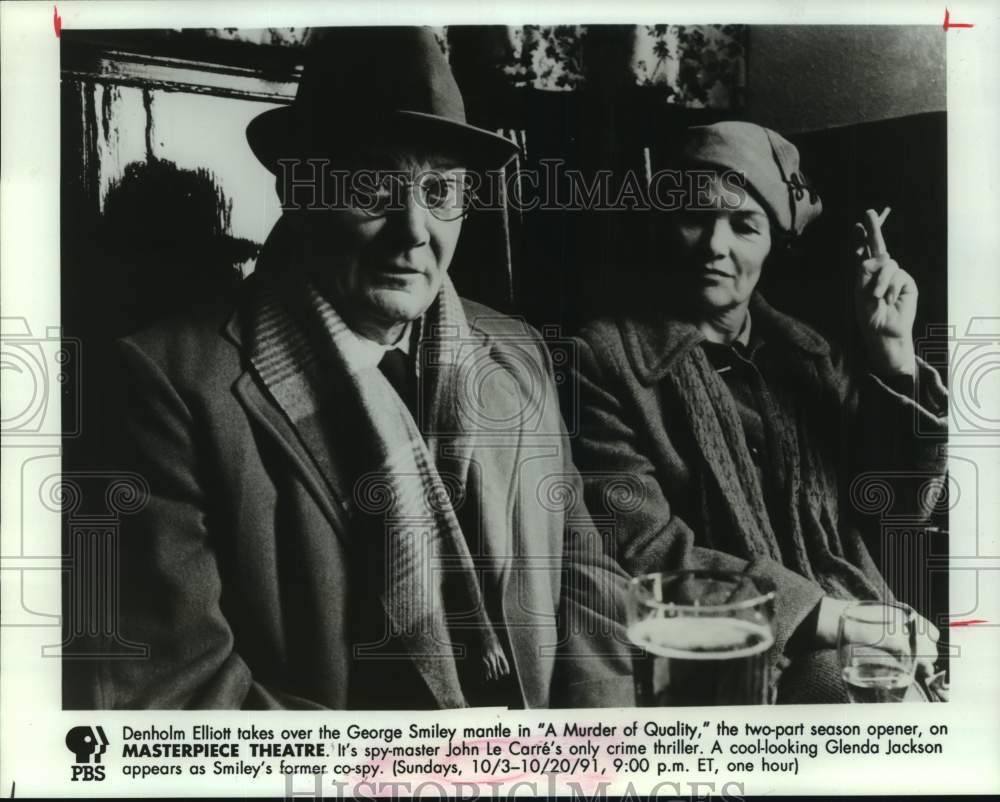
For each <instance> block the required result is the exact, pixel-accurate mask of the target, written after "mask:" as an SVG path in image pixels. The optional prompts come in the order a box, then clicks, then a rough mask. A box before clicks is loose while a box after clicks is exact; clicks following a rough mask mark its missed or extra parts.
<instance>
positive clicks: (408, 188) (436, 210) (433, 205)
mask: <svg viewBox="0 0 1000 802" xmlns="http://www.w3.org/2000/svg"><path fill="white" fill-rule="evenodd" d="M468 183H469V182H468V177H467V175H466V174H464V173H462V174H458V173H450V172H448V173H442V172H436V171H427V172H424V173H421V174H420V175H418V176H417V177H416V178H410V176H409V174H401V173H396V172H382V171H380V172H359V173H355V174H354V176H353V180H352V181H351V187H350V194H349V202H348V209H349V210H350V211H352V212H354V213H356V214H359V215H362V216H364V217H366V218H378V217H385V216H386V215H387V214H389V213H390V212H395V211H403V210H405V209H406V208H407V205H408V203H409V201H410V197H412V198H413V202H414V203H416V204H417V206H418V207H419V208H421V209H426V210H427V211H429V212H430V213H431V214H432V215H434V217H435V218H436V219H438V220H442V221H452V220H460V219H461V218H463V217H465V216H466V215H467V214H468V213H469V209H470V207H471V204H472V200H473V198H474V194H473V191H472V189H471V188H470V187H469V186H468Z"/></svg>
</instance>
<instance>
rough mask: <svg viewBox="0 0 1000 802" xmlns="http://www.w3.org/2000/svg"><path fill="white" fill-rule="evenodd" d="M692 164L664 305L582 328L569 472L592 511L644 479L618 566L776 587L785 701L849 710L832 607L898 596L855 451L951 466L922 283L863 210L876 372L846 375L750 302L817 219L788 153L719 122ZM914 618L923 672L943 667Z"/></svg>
mask: <svg viewBox="0 0 1000 802" xmlns="http://www.w3.org/2000/svg"><path fill="white" fill-rule="evenodd" d="M682 154H683V162H684V167H685V168H686V169H688V170H698V171H703V172H702V176H704V177H699V179H698V181H696V182H690V183H689V184H688V185H689V186H695V187H697V188H698V189H697V191H696V192H692V193H691V194H690V195H689V196H688V197H687V199H686V203H685V208H684V209H683V210H682V211H680V212H678V213H675V214H673V215H671V217H670V219H669V220H668V221H667V223H666V225H667V226H668V227H669V233H670V235H671V238H672V240H673V245H674V246H675V248H676V250H675V254H676V257H675V259H674V260H673V261H671V263H670V273H669V282H668V283H669V291H668V292H667V293H665V294H664V296H663V300H662V303H659V306H660V308H659V309H658V310H657V311H655V312H650V313H648V314H634V315H631V316H627V317H623V318H619V319H614V320H610V319H608V320H599V321H596V322H594V323H591V324H589V325H588V326H586V327H585V328H584V329H583V331H582V332H581V333H580V337H579V344H580V369H579V375H578V382H577V383H576V386H577V388H578V392H579V394H580V395H579V401H580V414H581V431H580V435H579V436H578V437H577V438H576V441H575V443H574V458H575V461H576V463H577V465H578V467H579V468H580V470H581V472H582V473H583V475H584V481H585V484H586V488H587V499H588V505H589V506H590V508H591V509H592V510H593V509H599V508H601V507H602V506H607V504H606V500H607V499H608V498H610V496H607V495H606V491H607V490H608V488H607V487H606V483H607V481H608V477H609V476H614V475H616V474H619V475H620V474H624V475H628V476H631V477H635V479H636V480H638V481H639V482H641V484H642V488H641V489H642V497H643V503H642V504H641V505H639V506H638V508H637V509H636V506H637V505H634V504H633V505H629V508H628V510H619V511H618V513H617V521H616V522H617V540H618V559H619V561H620V562H621V564H622V565H623V566H624V567H625V568H626V570H627V571H629V572H630V573H631V574H633V575H638V574H643V573H648V572H655V571H664V570H676V569H679V568H716V569H725V570H747V571H749V572H750V573H751V574H755V575H758V576H763V577H766V578H767V579H769V580H770V581H771V582H772V583H773V584H774V586H775V587H776V589H777V591H778V592H777V601H776V610H775V630H776V631H775V636H776V644H775V647H774V648H773V649H772V652H771V653H772V655H773V659H774V661H775V663H776V665H777V666H778V667H780V668H782V669H783V671H782V672H775V673H776V674H778V673H780V674H782V679H781V681H780V683H779V685H778V700H779V701H788V702H810V701H847V697H846V691H845V688H844V686H843V681H842V680H841V679H840V671H839V668H838V666H837V660H836V654H835V652H834V650H833V649H832V648H831V647H833V646H835V643H836V638H837V625H838V621H839V616H840V612H841V611H842V610H843V608H844V607H845V606H846V605H848V604H849V603H850V602H851V601H852V600H859V599H867V600H888V599H890V598H891V594H890V592H889V591H888V590H887V588H886V586H885V582H884V580H883V578H882V577H881V575H880V573H879V571H878V569H877V568H876V566H875V563H874V562H873V560H872V557H871V555H870V553H869V551H868V549H867V547H866V545H865V543H864V541H863V540H862V537H861V535H860V533H859V532H858V530H857V529H856V528H854V527H853V526H852V522H851V521H850V519H849V515H848V512H849V506H848V502H849V499H848V498H847V496H846V488H847V487H848V485H849V484H850V480H851V479H852V478H853V475H854V474H853V466H855V465H856V462H857V457H858V456H859V455H860V449H856V448H854V447H853V444H854V443H860V444H864V446H865V449H864V450H865V452H866V453H865V454H864V457H865V458H866V460H867V463H866V467H867V468H868V469H870V470H885V471H889V470H900V469H909V470H914V469H922V470H935V471H936V470H939V469H940V468H941V465H940V460H939V458H938V457H937V453H936V452H937V445H938V443H937V442H936V441H931V440H926V439H925V440H923V441H917V440H916V438H914V436H913V432H914V431H925V432H926V431H931V430H936V431H940V432H942V434H943V433H944V420H943V418H942V417H941V416H942V414H943V413H942V412H941V410H942V408H943V404H944V402H945V391H944V389H943V387H942V385H941V382H940V380H939V377H938V376H937V374H936V373H935V372H934V370H933V369H932V368H931V367H930V366H928V365H927V364H926V363H924V362H922V361H921V360H920V359H919V358H917V357H916V356H915V354H914V348H913V339H912V333H911V330H912V326H913V320H914V313H915V309H916V298H917V289H916V286H915V284H914V281H913V279H912V277H911V276H909V275H908V274H907V273H906V272H905V271H904V270H903V269H901V268H900V267H899V266H898V265H897V264H896V262H895V261H894V260H893V259H892V258H891V256H890V255H889V253H888V252H887V250H886V246H885V242H884V240H883V238H882V232H881V224H882V222H883V221H884V214H883V215H881V216H880V215H878V214H876V212H875V211H873V210H868V211H867V212H866V215H865V219H864V221H863V224H861V225H860V227H861V228H863V229H864V238H865V241H864V245H863V247H862V248H860V249H859V258H858V264H857V280H856V299H855V300H856V308H857V318H858V320H857V322H858V325H859V327H860V329H861V333H862V335H863V340H864V342H865V345H866V355H867V360H868V368H869V371H870V372H868V373H867V374H865V375H862V376H859V377H852V376H849V375H848V374H847V372H846V371H845V369H844V367H843V364H842V362H841V360H840V359H839V358H838V357H837V356H836V355H835V353H834V351H833V349H832V348H831V346H830V344H829V343H828V342H827V341H826V340H824V339H823V338H822V337H821V336H820V335H819V334H818V333H817V332H815V331H814V330H813V329H811V328H809V327H808V326H806V325H805V324H804V323H802V322H800V321H798V320H795V319H794V318H792V317H789V316H788V315H785V314H783V313H781V312H779V311H777V310H775V309H773V308H772V307H770V306H769V305H768V304H767V302H766V301H765V300H764V298H763V297H762V296H761V294H760V292H759V291H758V289H757V287H758V283H759V281H760V278H761V275H762V272H763V271H766V270H768V267H767V265H768V262H769V261H770V259H771V257H772V256H773V255H774V254H775V253H776V252H777V251H778V250H779V249H780V247H781V244H782V242H783V241H787V240H788V239H789V238H791V237H794V236H796V235H798V234H800V233H801V232H802V231H803V229H804V228H805V227H806V226H807V225H808V224H809V222H810V221H811V220H813V219H815V218H816V217H817V216H818V215H819V214H820V212H821V210H822V204H821V202H820V199H819V197H818V196H817V194H816V193H815V191H814V190H813V189H812V188H810V187H809V186H808V185H807V184H806V181H805V179H804V177H803V176H802V174H801V172H800V170H799V157H798V151H797V150H796V148H795V147H794V145H792V144H791V143H789V142H788V141H787V140H785V139H784V138H782V137H781V136H780V135H778V134H777V133H775V132H774V131H770V130H768V129H766V128H762V127H760V126H757V125H753V124H750V123H743V122H722V123H717V124H715V125H711V126H699V127H694V128H690V129H688V131H687V132H686V136H685V141H684V147H683V151H682ZM664 307H667V308H664ZM917 418H921V419H923V420H921V421H920V426H921V427H923V428H918V427H917V426H916V425H915V424H916V423H917V420H916V419H917ZM849 433H851V434H853V435H857V436H858V438H859V439H852V438H851V437H848V434H849ZM848 466H852V469H851V470H849V468H848ZM591 471H593V473H590V472H591ZM588 474H589V475H588ZM923 623H924V624H925V632H926V633H927V634H926V636H925V637H924V641H923V648H922V649H921V650H920V654H921V657H923V658H924V659H922V660H921V662H920V668H919V669H918V670H919V671H921V672H924V671H929V670H930V667H931V666H932V665H933V662H934V659H935V655H936V650H935V648H934V644H933V641H934V640H936V631H935V630H934V628H933V627H932V626H930V625H929V624H926V622H923Z"/></svg>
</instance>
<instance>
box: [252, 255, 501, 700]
mask: <svg viewBox="0 0 1000 802" xmlns="http://www.w3.org/2000/svg"><path fill="white" fill-rule="evenodd" d="M254 315H255V324H254V326H253V330H254V334H255V337H256V342H255V343H254V344H253V348H252V353H253V357H252V358H251V361H252V363H253V365H254V367H255V368H256V370H257V372H258V374H259V375H260V378H261V379H262V380H263V382H264V383H265V384H266V385H267V387H268V388H269V390H270V392H271V395H272V396H273V397H274V399H275V401H277V403H278V404H279V406H281V408H282V409H283V410H284V411H285V413H286V414H287V415H288V417H289V419H290V420H291V421H292V423H293V424H294V425H295V427H296V428H297V430H298V431H299V433H300V435H301V436H302V438H303V439H304V441H305V442H306V444H307V446H308V447H309V450H310V452H311V453H312V454H313V455H314V456H315V457H316V458H317V461H318V462H319V463H320V467H321V469H323V470H324V471H332V467H331V465H330V464H329V460H330V458H331V455H330V454H329V448H328V447H327V446H326V443H327V442H329V441H328V439H327V438H326V437H325V435H324V432H325V431H326V427H327V426H329V425H332V416H333V415H337V416H342V415H345V414H347V415H351V416H352V417H351V418H350V420H351V421H352V425H353V423H354V422H357V424H358V425H360V426H361V427H363V432H364V435H365V436H364V437H363V438H359V441H361V442H367V443H368V445H369V449H368V453H367V454H364V455H361V454H358V455H352V459H353V458H355V457H360V458H361V459H362V460H367V462H366V463H365V464H367V465H369V466H371V467H372V470H369V471H367V472H364V473H363V475H362V476H361V477H360V479H359V480H358V482H357V483H356V485H355V492H354V495H355V498H354V501H355V504H356V508H357V511H358V512H359V513H360V514H361V515H360V518H361V519H362V520H363V521H365V522H367V523H368V524H369V527H368V533H367V534H369V535H370V536H373V537H376V538H378V540H377V541H376V542H377V544H378V546H379V547H381V549H382V550H383V553H384V558H385V565H386V566H387V569H388V573H387V575H386V578H385V584H384V587H383V588H382V593H381V597H382V603H383V605H384V607H385V611H386V614H387V618H388V622H389V626H390V633H391V635H392V636H393V637H394V638H395V639H396V640H397V642H398V643H400V644H401V645H402V646H403V647H404V648H405V650H406V653H407V654H408V656H409V657H410V658H411V659H412V660H413V662H414V664H415V666H416V668H417V669H418V670H419V671H420V673H421V675H422V676H423V678H424V680H425V681H426V682H427V684H428V686H429V687H430V690H431V692H432V693H433V694H434V696H435V698H436V700H437V702H438V703H439V705H440V706H441V707H465V706H467V705H468V702H467V698H466V697H467V693H466V692H465V691H463V686H462V681H461V680H460V678H459V673H460V672H459V671H458V667H457V664H456V659H455V658H456V656H463V652H464V650H465V649H466V648H468V649H472V650H473V652H474V655H473V656H474V658H476V657H477V658H478V659H479V660H480V662H479V663H476V665H478V666H479V667H480V671H481V676H480V677H478V678H476V680H477V681H480V682H483V681H489V680H495V679H499V678H501V677H504V676H506V675H508V674H509V673H510V668H509V665H508V662H507V658H506V656H505V654H504V650H503V648H502V646H501V645H500V642H499V639H498V638H497V634H496V632H495V631H494V628H493V624H492V622H491V621H490V618H489V615H488V613H487V611H486V606H485V601H484V597H483V592H482V588H481V586H480V581H479V578H478V577H477V574H476V570H475V565H474V563H473V559H472V556H471V554H470V551H469V546H468V543H467V542H466V537H465V534H464V533H463V531H462V527H461V525H460V523H459V520H458V518H457V516H456V513H455V506H456V504H457V503H458V501H459V500H460V499H463V498H464V495H465V481H466V479H467V475H466V476H462V475H456V474H455V473H453V472H442V471H441V470H439V469H440V468H441V466H442V464H451V463H450V462H448V460H450V459H451V458H453V456H454V452H455V449H456V448H458V449H461V448H462V447H463V446H462V445H461V443H462V442H464V441H469V440H470V438H468V437H463V435H464V434H465V432H464V431H463V429H465V428H468V427H467V426H463V417H462V415H461V414H460V410H459V409H458V407H459V402H460V399H459V398H458V391H461V389H462V388H463V387H465V386H472V385H471V384H470V383H468V379H469V378H470V377H468V376H465V375H464V374H465V372H466V370H465V369H464V368H463V367H462V364H461V362H460V361H459V360H457V359H454V358H453V359H451V360H449V359H448V355H449V350H448V349H447V348H446V347H440V344H439V343H438V342H437V341H436V338H439V337H440V336H441V333H442V332H444V333H447V335H448V336H449V337H456V338H457V341H458V342H461V341H462V338H463V337H467V336H468V333H469V329H468V323H467V321H466V319H465V312H464V310H463V308H462V304H461V301H460V299H459V298H458V295H457V294H456V292H455V289H454V287H453V286H452V284H451V282H450V280H449V279H448V278H447V277H446V278H445V281H444V284H443V285H442V287H441V290H440V292H439V294H438V297H437V299H436V300H435V301H434V303H433V304H432V305H431V307H430V308H429V309H428V310H427V312H426V313H425V314H424V317H423V318H422V320H421V329H420V342H419V343H418V346H417V354H418V355H419V354H420V353H421V348H423V347H427V348H428V349H431V348H433V349H434V353H435V354H437V355H438V356H439V358H437V359H427V360H420V359H419V358H418V359H417V361H416V363H417V365H418V369H419V365H420V363H421V361H424V362H427V363H428V364H429V367H426V368H425V369H424V376H423V382H424V383H425V384H426V385H428V392H427V393H426V394H425V395H424V397H429V398H430V399H431V400H430V402H429V404H428V405H427V407H426V410H423V411H424V412H426V414H422V415H421V417H422V418H424V420H425V429H426V430H427V431H428V432H430V434H428V438H427V441H426V442H425V440H424V438H423V436H422V435H421V432H420V429H419V428H418V427H417V424H416V422H415V421H414V418H413V415H412V414H411V413H410V411H409V409H407V407H406V405H405V404H404V403H403V400H402V399H401V398H400V397H399V395H398V394H397V393H396V392H395V390H394V389H393V388H392V385H391V384H390V383H389V382H388V380H387V379H386V378H385V376H384V375H383V374H382V372H381V371H380V370H378V369H377V368H374V367H373V368H371V369H370V370H364V371H361V372H359V373H352V372H351V371H349V370H348V369H347V364H346V362H345V360H344V356H343V349H344V346H345V343H346V341H347V338H348V337H349V336H350V330H349V329H348V328H347V326H346V324H345V323H344V322H343V320H342V319H341V318H340V316H339V315H338V314H337V313H336V312H335V311H334V309H333V307H332V306H331V305H330V303H329V302H328V301H327V300H326V298H325V297H324V296H323V295H322V294H321V293H320V292H319V290H318V289H317V288H316V287H315V286H314V285H313V284H312V283H310V281H309V280H308V279H306V278H302V277H298V276H296V275H294V274H291V273H286V274H285V275H283V276H281V278H280V279H279V280H278V281H271V282H264V284H263V286H262V287H261V288H260V291H259V293H258V297H257V306H256V309H255V310H254ZM453 350H457V349H453ZM452 356H453V357H454V354H452ZM431 363H433V364H431ZM456 363H457V364H456ZM471 367H472V368H474V367H475V366H474V365H473V366H471ZM334 395H336V396H337V399H338V405H337V408H336V410H332V409H331V408H330V406H328V402H329V400H330V398H331V397H332V396H334ZM345 398H346V399H353V402H354V404H353V406H354V409H353V410H349V409H348V410H345V408H344V405H343V399H345ZM436 432H441V433H445V434H442V435H435V434H434V433H436ZM456 444H457V445H456ZM442 473H443V476H444V478H442ZM449 491H450V492H449ZM452 634H456V635H457V636H458V637H459V641H460V643H458V644H456V643H453V638H452Z"/></svg>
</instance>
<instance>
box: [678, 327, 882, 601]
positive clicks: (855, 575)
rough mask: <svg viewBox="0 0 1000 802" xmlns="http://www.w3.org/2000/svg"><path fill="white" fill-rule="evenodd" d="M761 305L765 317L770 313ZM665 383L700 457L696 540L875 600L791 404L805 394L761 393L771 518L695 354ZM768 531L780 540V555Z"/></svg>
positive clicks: (730, 419)
mask: <svg viewBox="0 0 1000 802" xmlns="http://www.w3.org/2000/svg"><path fill="white" fill-rule="evenodd" d="M760 311H763V310H760V308H758V312H757V313H755V317H754V321H755V324H756V323H757V322H758V320H761V317H762V316H761V315H760ZM767 311H768V312H771V313H772V314H773V315H774V316H775V317H777V316H778V314H779V313H774V312H773V310H770V309H768V310H767ZM781 317H783V316H781ZM761 322H763V321H762V320H761ZM804 370H805V372H806V373H809V369H804ZM812 373H813V374H815V375H811V376H808V377H807V378H808V379H810V380H811V381H810V384H811V385H812V387H813V388H816V387H821V386H822V385H823V380H822V379H821V377H820V376H819V375H818V374H816V372H815V371H814V370H813V371H812ZM827 378H829V377H827ZM666 380H667V381H668V382H669V385H670V387H671V394H672V395H673V397H674V398H675V400H676V403H677V407H678V408H679V410H680V413H681V415H682V418H683V423H682V425H686V426H687V428H688V430H689V431H691V432H692V433H693V435H694V440H695V443H696V444H697V446H698V448H699V451H700V453H701V456H700V473H701V475H702V482H701V485H702V489H701V500H700V506H701V516H702V523H703V527H704V531H703V534H704V536H705V539H706V545H708V546H709V547H713V548H721V549H723V550H726V551H732V550H733V547H734V543H735V545H736V548H737V550H738V551H740V552H742V553H741V554H740V556H743V557H745V558H747V559H753V558H757V557H768V558H770V559H773V560H776V561H778V562H783V563H784V564H785V565H786V566H787V567H788V568H791V569H793V570H795V571H797V572H798V573H800V574H802V575H803V576H805V577H807V578H809V579H812V580H814V581H816V582H818V583H819V585H820V586H821V587H822V588H823V590H824V591H825V592H826V593H827V594H829V595H831V596H834V597H837V598H841V599H880V598H882V597H883V589H882V588H880V587H878V586H876V583H874V582H873V581H872V580H871V579H870V578H869V577H868V576H866V575H865V573H864V572H863V571H861V570H860V569H859V568H858V567H857V566H855V565H853V564H852V562H851V561H850V560H849V559H847V557H845V549H844V545H843V543H842V540H841V536H840V532H839V514H838V490H837V488H838V484H837V479H836V472H835V469H834V467H833V466H832V465H831V464H830V461H829V460H828V459H827V458H826V457H825V456H824V455H823V454H822V452H821V449H820V447H819V444H818V442H817V438H816V434H815V432H812V431H810V423H811V422H810V421H809V420H808V419H807V418H806V416H805V414H804V410H803V409H801V408H800V407H801V404H802V403H810V401H815V398H813V399H807V400H806V401H805V402H803V399H802V398H801V397H795V396H793V395H791V394H789V393H785V394H783V393H781V392H780V391H774V389H773V388H768V392H769V394H770V398H769V399H768V402H769V403H768V404H767V409H766V410H764V411H763V414H762V418H763V422H764V426H765V429H766V431H767V436H768V441H769V442H770V443H772V444H774V446H775V448H774V451H775V454H774V456H773V458H772V460H771V464H770V465H769V468H768V469H769V470H772V471H775V472H776V475H777V477H778V481H777V482H776V483H775V484H776V485H777V486H780V487H782V488H783V491H782V497H781V500H780V504H776V505H772V507H773V508H774V510H775V512H774V513H773V514H774V515H778V512H777V510H780V511H781V517H780V519H779V520H772V517H771V516H772V513H769V511H768V507H767V505H766V504H765V501H764V492H763V489H762V488H761V486H760V481H759V478H758V474H757V469H756V467H755V465H754V462H753V460H752V458H751V456H750V451H749V448H748V446H747V442H746V437H745V435H744V432H743V425H742V423H741V421H740V417H739V411H738V410H737V408H736V403H735V401H734V400H733V397H732V394H731V393H730V392H729V388H728V387H727V386H726V384H725V382H724V380H723V379H722V378H721V377H720V376H719V375H718V373H717V372H716V370H715V368H714V367H713V366H712V364H711V363H710V361H709V359H708V357H707V356H706V355H705V353H704V350H703V349H702V348H700V347H698V346H695V347H692V348H690V349H689V350H688V351H687V352H686V353H685V354H684V355H683V356H681V357H679V358H678V360H677V362H676V363H675V364H674V366H673V368H672V369H671V370H670V372H669V373H668V374H667V376H666ZM775 530H778V531H780V532H781V533H782V535H783V537H784V540H783V541H782V542H784V543H785V544H786V554H785V556H784V559H783V557H782V551H781V548H780V546H779V540H778V537H777V535H776V532H775Z"/></svg>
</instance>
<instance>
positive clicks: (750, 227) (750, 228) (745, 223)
mask: <svg viewBox="0 0 1000 802" xmlns="http://www.w3.org/2000/svg"><path fill="white" fill-rule="evenodd" d="M733 230H734V231H736V232H737V233H739V234H759V233H760V229H759V228H758V227H757V226H756V225H755V224H754V223H751V222H750V221H749V220H736V221H735V222H734V223H733Z"/></svg>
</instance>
